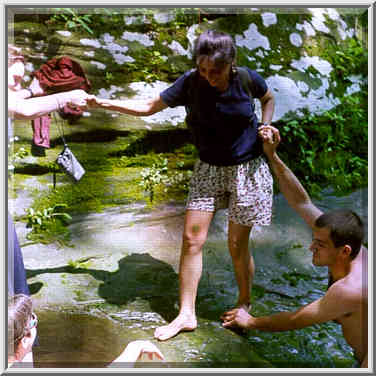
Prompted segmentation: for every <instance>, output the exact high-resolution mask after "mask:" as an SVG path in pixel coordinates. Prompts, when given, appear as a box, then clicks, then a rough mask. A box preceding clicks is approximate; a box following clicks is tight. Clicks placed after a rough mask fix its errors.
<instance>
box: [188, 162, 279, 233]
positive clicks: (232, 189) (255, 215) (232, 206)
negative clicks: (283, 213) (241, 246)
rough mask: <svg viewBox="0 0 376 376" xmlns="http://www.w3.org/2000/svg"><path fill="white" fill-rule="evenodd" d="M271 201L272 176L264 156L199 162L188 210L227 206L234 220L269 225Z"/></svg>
mask: <svg viewBox="0 0 376 376" xmlns="http://www.w3.org/2000/svg"><path fill="white" fill-rule="evenodd" d="M272 203H273V177H272V175H271V173H270V170H269V166H268V164H267V162H266V161H265V159H264V157H263V156H260V157H258V158H256V159H252V160H250V161H248V162H245V163H242V164H239V165H235V166H213V165H210V164H208V163H205V162H202V161H201V160H198V161H197V162H196V164H195V168H194V172H193V175H192V178H191V182H190V189H189V194H188V200H187V206H186V208H187V210H201V211H207V212H215V211H216V210H218V209H225V208H228V217H229V220H231V221H232V222H234V223H237V224H241V225H245V226H252V225H255V224H257V225H270V223H271V217H272Z"/></svg>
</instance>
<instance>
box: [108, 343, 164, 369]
mask: <svg viewBox="0 0 376 376" xmlns="http://www.w3.org/2000/svg"><path fill="white" fill-rule="evenodd" d="M143 354H147V355H148V357H149V359H150V360H152V359H153V356H155V357H156V358H157V359H159V360H162V361H164V356H163V354H162V353H161V352H160V351H159V349H158V347H157V346H155V345H154V344H152V343H151V342H150V341H133V342H130V343H129V344H128V345H127V347H126V348H125V349H124V351H123V352H122V353H121V354H120V355H119V356H118V357H117V358H116V359H115V360H114V361H113V362H112V363H111V364H110V365H109V366H111V365H115V364H114V363H120V362H122V363H128V365H130V366H133V365H134V363H135V362H136V361H137V360H139V359H141V357H142V355H143Z"/></svg>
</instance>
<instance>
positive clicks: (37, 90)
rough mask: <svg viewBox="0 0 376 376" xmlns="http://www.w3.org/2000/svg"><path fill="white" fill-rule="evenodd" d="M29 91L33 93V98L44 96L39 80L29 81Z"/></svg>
mask: <svg viewBox="0 0 376 376" xmlns="http://www.w3.org/2000/svg"><path fill="white" fill-rule="evenodd" d="M29 89H30V90H31V92H32V93H33V97H39V96H41V95H43V94H44V91H43V89H42V88H41V86H40V83H39V80H38V79H37V78H36V77H34V78H33V80H32V81H31V84H30V85H29Z"/></svg>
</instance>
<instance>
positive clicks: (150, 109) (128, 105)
mask: <svg viewBox="0 0 376 376" xmlns="http://www.w3.org/2000/svg"><path fill="white" fill-rule="evenodd" d="M87 104H88V106H89V108H103V109H105V110H110V111H117V112H121V113H123V114H127V115H133V116H149V115H153V114H155V113H156V112H159V111H162V110H164V109H165V108H167V104H165V103H164V102H163V100H162V98H161V97H160V96H159V95H158V96H157V97H155V98H152V99H144V100H132V99H131V100H118V99H102V98H98V97H90V98H88V100H87Z"/></svg>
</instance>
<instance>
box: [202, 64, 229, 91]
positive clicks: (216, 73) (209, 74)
mask: <svg viewBox="0 0 376 376" xmlns="http://www.w3.org/2000/svg"><path fill="white" fill-rule="evenodd" d="M230 70H231V64H225V65H221V66H216V65H215V64H214V62H213V61H212V60H210V59H209V58H208V57H204V58H202V59H201V60H200V62H199V64H198V71H199V73H200V75H201V77H203V78H205V80H206V81H208V82H209V84H210V86H213V87H215V88H217V89H218V90H219V91H224V90H226V89H227V87H228V83H229V78H230Z"/></svg>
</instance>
